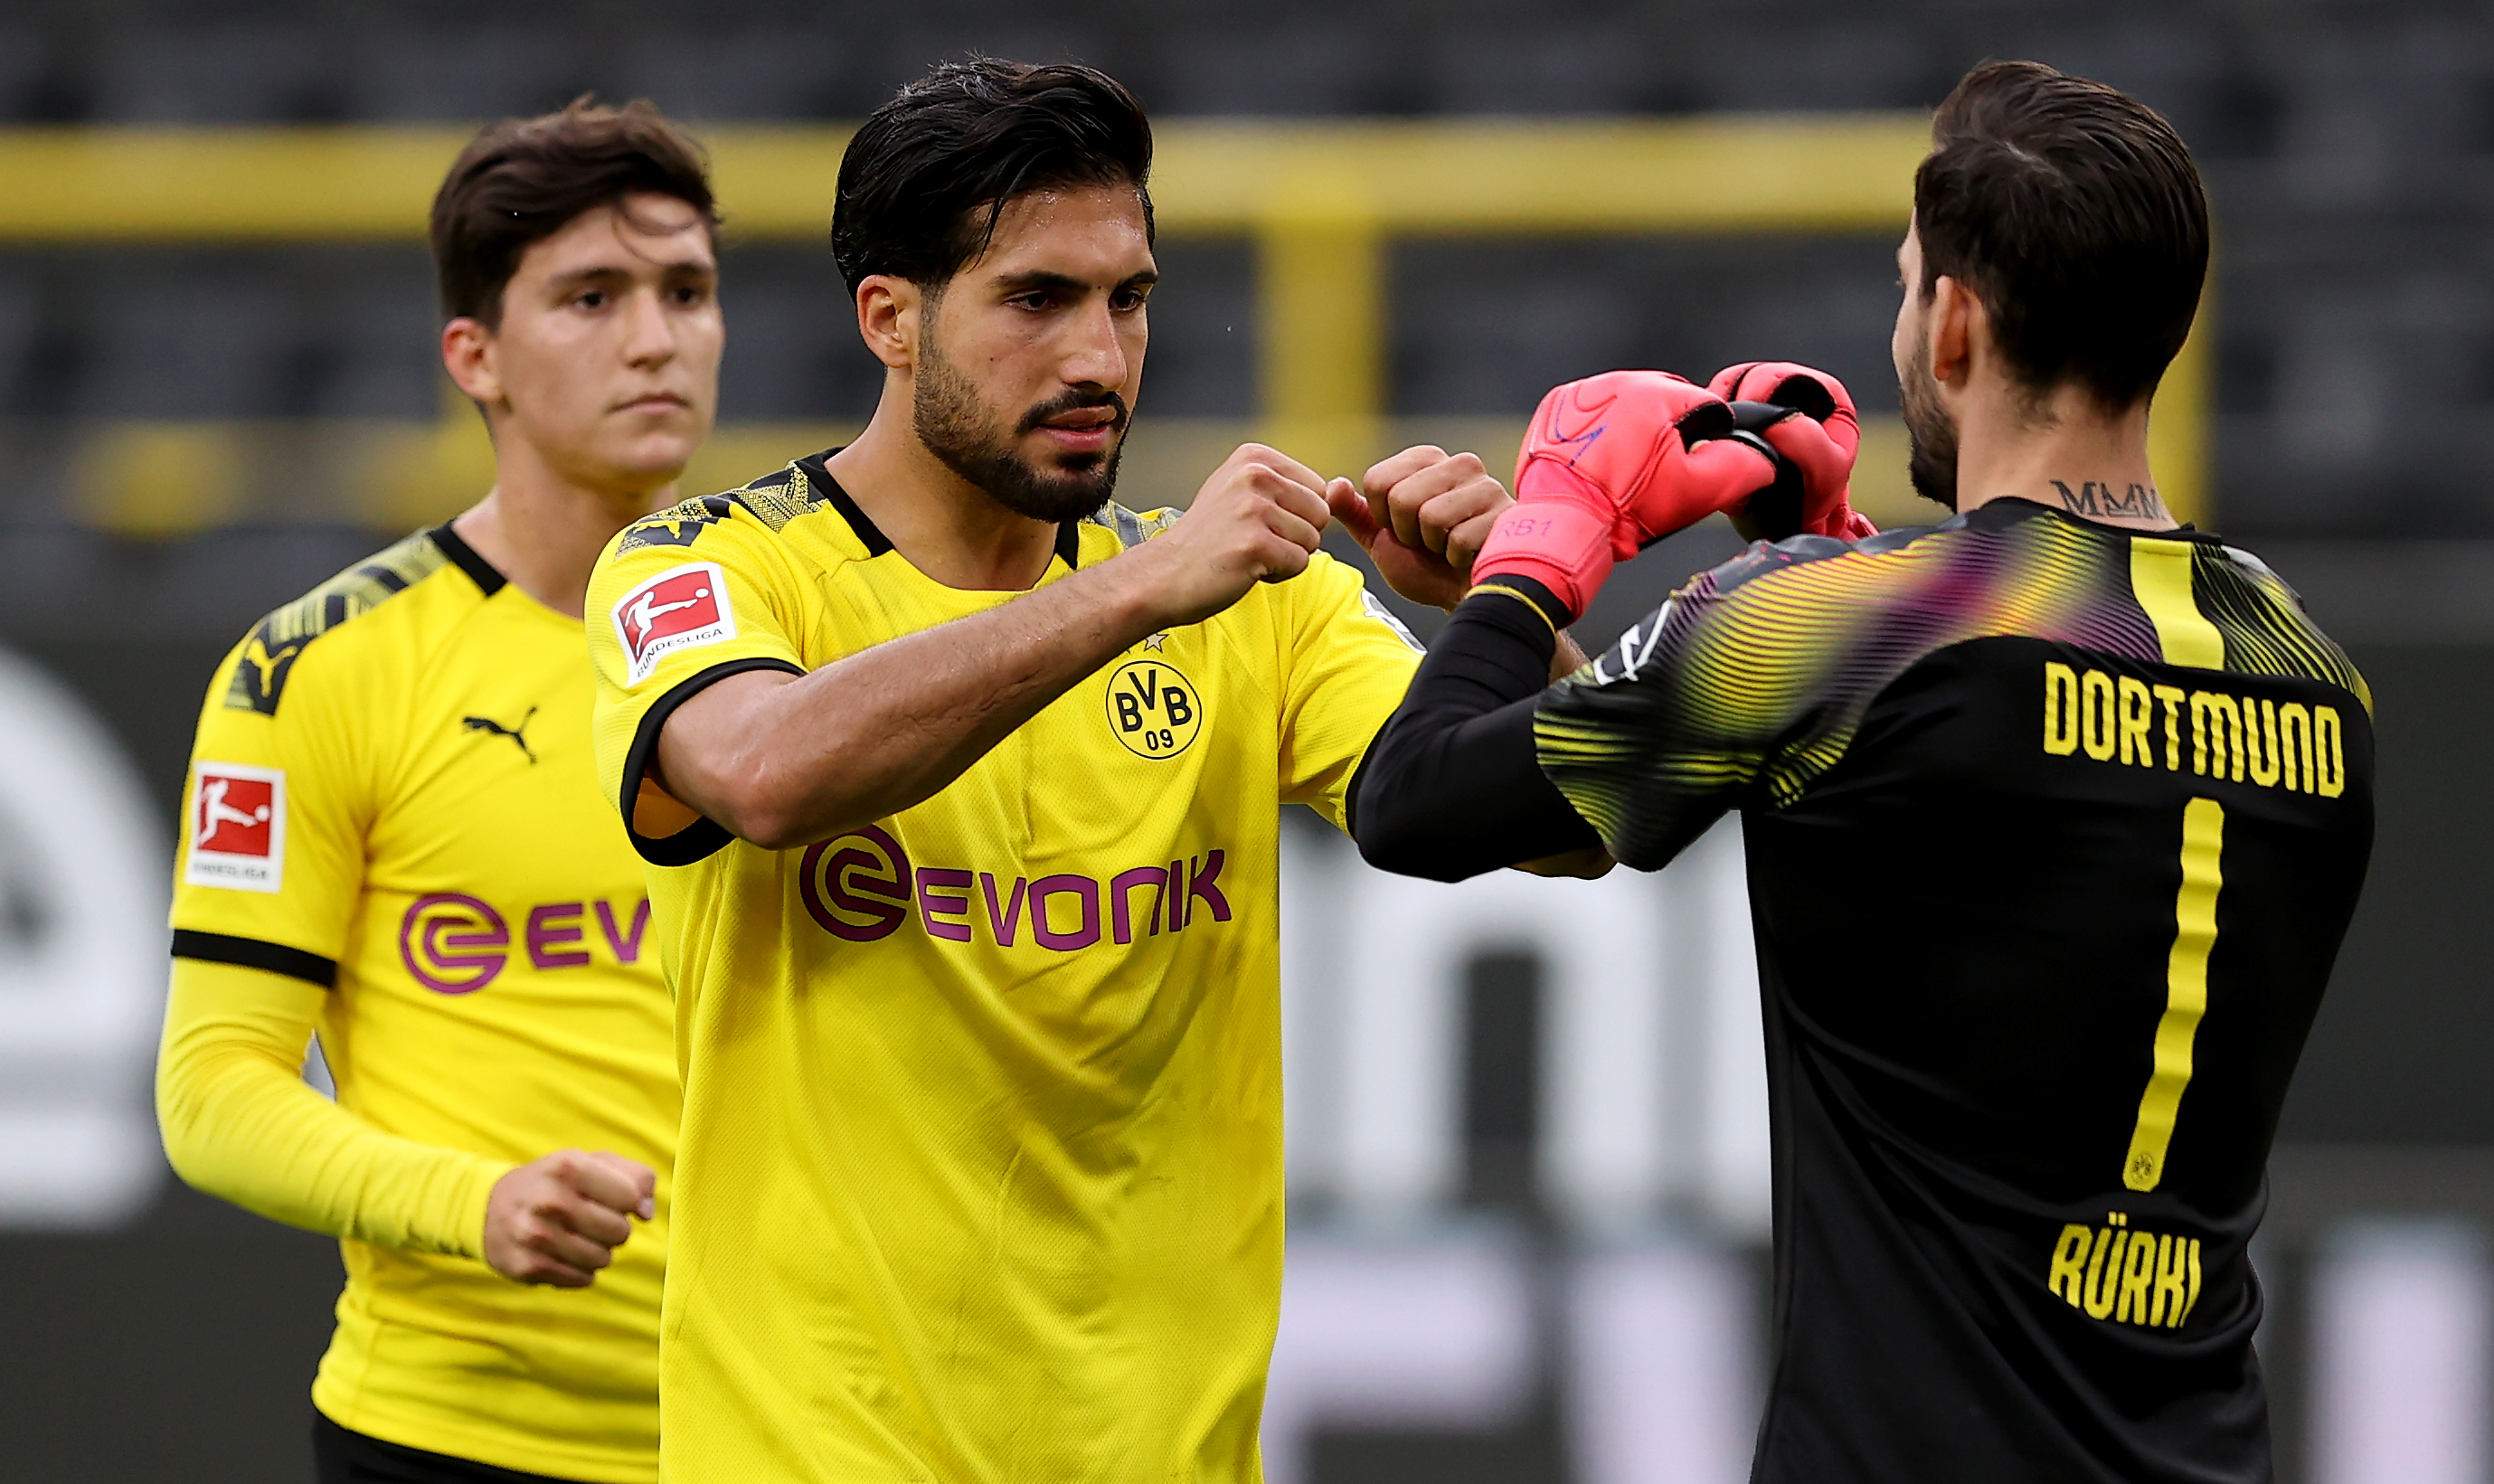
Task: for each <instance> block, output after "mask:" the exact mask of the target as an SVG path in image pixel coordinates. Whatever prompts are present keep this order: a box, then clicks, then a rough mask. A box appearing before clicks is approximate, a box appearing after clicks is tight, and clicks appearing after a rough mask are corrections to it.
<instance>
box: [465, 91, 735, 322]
mask: <svg viewBox="0 0 2494 1484" xmlns="http://www.w3.org/2000/svg"><path fill="white" fill-rule="evenodd" d="M639 192H652V193H654V194H656V195H659V196H672V197H675V198H676V199H678V200H680V201H683V202H684V203H685V204H686V205H688V206H690V207H692V208H693V209H694V210H695V211H698V212H700V213H701V217H702V221H703V223H704V225H705V226H707V227H709V228H710V229H711V232H712V234H713V236H714V237H715V235H716V233H717V229H718V210H717V204H716V202H715V200H714V199H713V197H712V196H711V189H710V163H709V160H708V159H707V157H706V156H705V155H704V154H703V152H702V147H701V146H700V145H699V144H697V143H695V142H693V139H692V137H691V136H689V135H687V134H685V133H684V131H683V130H681V129H679V128H677V127H676V126H675V125H674V124H673V123H671V122H669V121H668V119H667V116H666V115H665V114H663V113H660V112H659V111H658V110H657V109H656V108H654V107H653V106H651V105H650V104H649V102H648V101H647V100H644V99H637V98H636V99H634V100H633V101H632V102H630V103H628V104H625V105H624V106H623V107H620V108H610V107H604V106H599V105H597V104H593V103H592V102H590V100H589V99H588V98H587V97H586V96H584V97H581V98H578V99H575V100H573V102H572V104H571V106H569V107H567V108H564V109H563V111H561V112H559V113H545V114H540V115H538V116H537V117H535V118H506V119H504V120H502V122H501V123H499V124H490V125H488V126H486V127H485V128H484V129H482V130H479V131H478V132H477V135H476V137H475V138H473V139H471V140H470V141H469V142H468V147H467V148H466V149H464V150H461V151H460V152H459V158H458V160H457V161H455V162H453V163H452V165H451V167H450V173H449V174H447V175H445V176H443V177H442V180H441V190H440V191H439V192H437V193H435V195H434V197H433V228H432V235H433V266H434V271H435V272H436V273H437V274H438V275H439V276H440V278H441V309H442V313H443V314H445V315H447V316H448V317H449V318H453V319H456V318H461V317H463V316H465V317H468V318H475V319H481V320H483V321H484V322H485V323H486V324H488V325H494V324H499V323H500V322H501V321H502V289H503V288H504V287H505V286H507V285H508V284H509V283H510V281H511V275H512V274H513V273H515V272H517V271H518V270H519V266H520V257H521V256H522V255H524V254H525V253H527V252H528V250H529V247H530V245H531V244H532V243H535V242H538V241H541V240H543V239H544V238H547V237H551V236H553V235H554V234H555V233H556V232H559V231H561V230H563V227H564V226H565V224H567V223H569V222H570V221H571V219H572V218H574V217H577V216H579V215H580V214H581V213H582V212H584V211H590V210H593V209H595V208H596V207H599V206H607V205H614V204H617V203H619V202H621V201H622V200H623V199H624V197H627V196H631V195H634V194H636V193H639Z"/></svg>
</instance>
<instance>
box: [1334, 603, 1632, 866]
mask: <svg viewBox="0 0 2494 1484" xmlns="http://www.w3.org/2000/svg"><path fill="white" fill-rule="evenodd" d="M1559 640H1560V636H1559V635H1558V634H1557V633H1556V632H1554V630H1553V629H1552V628H1551V626H1550V625H1549V624H1548V623H1547V622H1545V621H1543V620H1542V619H1541V618H1540V617H1538V616H1537V615H1536V613H1535V611H1534V610H1533V609H1532V608H1530V607H1528V606H1527V605H1525V604H1524V603H1521V602H1518V601H1516V600H1515V599H1513V598H1511V597H1508V596H1506V595H1503V594H1496V593H1489V594H1482V595H1479V596H1475V597H1473V598H1469V599H1467V600H1466V601H1465V602H1464V603H1463V605H1462V606H1461V607H1459V608H1457V609H1456V610H1455V617H1454V619H1453V621H1450V622H1449V623H1448V624H1447V625H1446V627H1445V630H1443V631H1442V632H1441V633H1440V634H1439V636H1438V639H1437V641H1436V643H1435V644H1433V645H1432V646H1431V647H1430V650H1429V657H1428V658H1427V659H1426V660H1424V661H1423V662H1422V663H1421V666H1420V673H1419V674H1418V675H1417V676H1416V677H1414V680H1413V681H1412V688H1411V690H1410V691H1409V692H1408V693H1407V694H1406V695H1405V697H1404V699H1403V704H1402V706H1401V707H1400V708H1398V709H1397V710H1396V711H1395V712H1394V715H1393V717H1392V718H1391V719H1390V720H1388V721H1387V722H1386V724H1385V728H1384V731H1382V732H1381V733H1379V734H1378V738H1377V742H1375V744H1374V745H1373V746H1372V747H1371V749H1370V752H1369V758H1368V761H1367V763H1366V764H1365V765H1364V766H1363V767H1362V769H1361V771H1360V779H1359V787H1358V798H1357V805H1356V808H1355V809H1354V811H1353V836H1354V837H1355V838H1356V839H1357V840H1358V842H1359V849H1360V854H1361V855H1362V856H1363V857H1365V858H1366V859H1367V860H1368V862H1369V863H1371V864H1373V865H1377V866H1380V867H1382V868H1384V869H1386V870H1390V871H1396V872H1399V873H1401V874H1404V875H1412V876H1427V877H1431V878H1434V879H1436V880H1440V881H1459V880H1462V879H1463V878H1465V877H1467V876H1475V875H1478V874H1479V873H1481V872H1483V871H1487V870H1495V869H1497V868H1499V867H1501V866H1506V865H1513V864H1516V863H1521V862H1527V861H1536V860H1542V859H1545V858H1548V857H1552V856H1560V855H1566V854H1569V853H1571V852H1578V851H1586V850H1590V849H1595V848H1597V847H1598V846H1599V845H1600V843H1601V842H1600V840H1599V838H1598V837H1597V836H1596V834H1595V833H1594V831H1593V828H1592V827H1591V826H1589V825H1587V824H1586V823H1585V822H1584V820H1582V819H1581V818H1579V817H1578V816H1577V814H1576V811H1575V810H1574V809H1573V808H1571V807H1570V806H1569V805H1568V803H1567V801H1566V799H1565V798H1564V797H1563V796H1561V794H1560V793H1559V791H1558V790H1557V789H1556V788H1554V787H1552V786H1551V783H1550V781H1549V779H1547V778H1546V777H1544V776H1543V775H1542V773H1541V768H1540V763H1539V760H1538V758H1537V756H1536V747H1535V743H1534V736H1533V712H1534V706H1535V703H1536V700H1537V699H1538V698H1539V696H1540V693H1541V691H1542V689H1543V687H1544V686H1545V685H1546V684H1547V682H1548V681H1549V679H1550V676H1551V674H1552V671H1553V663H1554V661H1555V660H1557V659H1558V658H1560V652H1559ZM1568 648H1570V649H1572V648H1573V646H1572V645H1570V646H1569V647H1568ZM1578 657H1579V659H1580V660H1581V656H1578ZM1568 668H1569V669H1573V668H1574V666H1573V665H1570V666H1568Z"/></svg>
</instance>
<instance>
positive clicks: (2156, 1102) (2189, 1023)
mask: <svg viewBox="0 0 2494 1484" xmlns="http://www.w3.org/2000/svg"><path fill="white" fill-rule="evenodd" d="M2225 843H2226V811H2225V808H2224V806H2223V805H2221V804H2219V803H2217V801H2215V800H2214V799H2194V800H2192V801H2191V802H2190V803H2188V804H2186V805H2184V806H2183V809H2182V889H2181V890H2180V891H2179V892H2177V893H2175V897H2174V949H2173V952H2172V953H2171V954H2168V955H2167V957H2166V960H2165V1014H2164V1015H2162V1016H2160V1017H2158V1019H2157V1022H2156V1065H2155V1070H2154V1071H2152V1072H2150V1073H2149V1074H2148V1075H2147V1090H2146V1091H2144V1092H2143V1093H2141V1094H2140V1096H2139V1124H2138V1127H2136V1128H2135V1129H2133V1130H2132V1131H2131V1135H2130V1153H2129V1155H2128V1156H2127V1157H2126V1158H2125V1159H2124V1160H2123V1161H2122V1166H2121V1183H2122V1184H2123V1185H2125V1186H2128V1187H2129V1188H2130V1189H2132V1190H2134V1191H2152V1190H2154V1189H2156V1186H2157V1182H2159V1181H2161V1180H2163V1179H2164V1178H2165V1152H2166V1149H2167V1148H2168V1146H2170V1145H2171V1144H2172V1143H2173V1142H2174V1118H2175V1113H2177V1112H2178V1111H2180V1109H2181V1106H2182V1091H2183V1089H2184V1088H2186V1087H2188V1086H2190V1085H2191V1042H2192V1038H2193V1037H2195V1036H2196V1035H2198V1034H2199V1030H2200V1017H2201V1016H2202V1015H2205V1014H2206V1013H2207V1010H2208V951H2209V950H2210V949H2211V948H2214V947H2215V946H2216V943H2217V891H2218V889H2219V888H2220V887H2221V886H2223V885H2224V878H2223V876H2222V875H2221V873H2220V871H2219V861H2220V858H2221V857H2222V856H2223V855H2224V853H2225Z"/></svg>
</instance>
